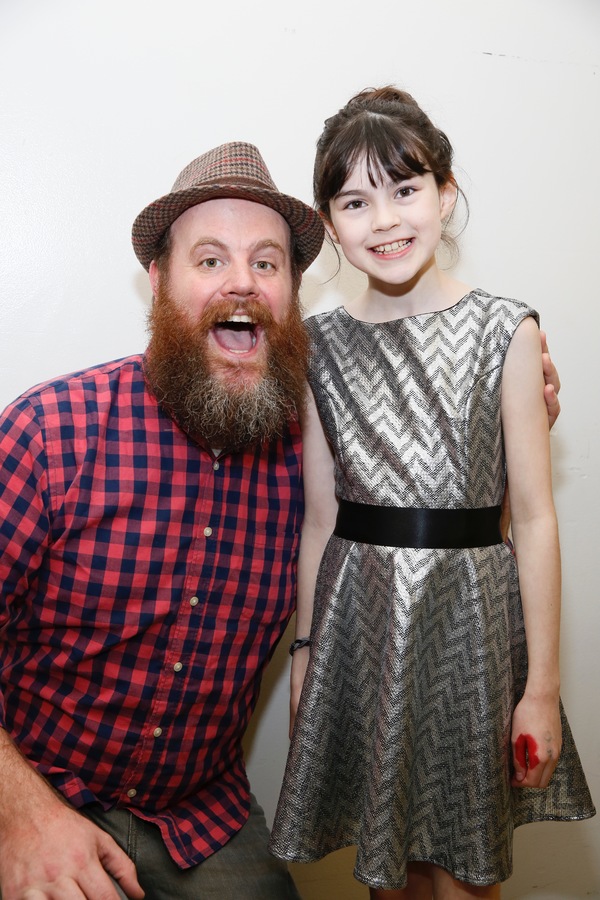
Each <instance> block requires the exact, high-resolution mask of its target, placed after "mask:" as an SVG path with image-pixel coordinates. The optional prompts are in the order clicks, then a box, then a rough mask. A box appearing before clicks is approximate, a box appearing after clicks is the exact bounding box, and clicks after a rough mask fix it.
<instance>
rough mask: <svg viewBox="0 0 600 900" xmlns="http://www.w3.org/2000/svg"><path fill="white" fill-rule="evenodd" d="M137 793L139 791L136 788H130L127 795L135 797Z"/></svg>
mask: <svg viewBox="0 0 600 900" xmlns="http://www.w3.org/2000/svg"><path fill="white" fill-rule="evenodd" d="M136 794H137V791H136V789H135V788H130V789H129V790H128V791H127V796H128V797H135V795H136Z"/></svg>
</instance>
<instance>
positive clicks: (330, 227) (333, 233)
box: [319, 212, 340, 244]
mask: <svg viewBox="0 0 600 900" xmlns="http://www.w3.org/2000/svg"><path fill="white" fill-rule="evenodd" d="M319 215H320V217H321V221H322V222H323V225H324V226H325V230H326V232H327V234H328V235H329V237H330V238H331V240H332V241H333V242H334V244H339V242H340V241H339V238H338V236H337V231H336V230H335V228H334V227H333V222H331V221H330V220H329V219H328V218H327V216H326V215H325V213H324V212H320V213H319Z"/></svg>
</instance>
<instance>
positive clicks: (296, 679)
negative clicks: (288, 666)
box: [290, 647, 310, 738]
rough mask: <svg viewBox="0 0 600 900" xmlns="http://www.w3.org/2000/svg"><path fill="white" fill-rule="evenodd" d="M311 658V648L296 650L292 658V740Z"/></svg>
mask: <svg viewBox="0 0 600 900" xmlns="http://www.w3.org/2000/svg"><path fill="white" fill-rule="evenodd" d="M309 658H310V647H301V648H300V650H296V652H295V653H294V655H293V656H292V672H291V676H290V738H291V737H292V731H293V730H294V722H295V721H296V713H297V712H298V704H299V703H300V694H301V693H302V685H303V684H304V676H305V675H306V669H307V667H308V660H309Z"/></svg>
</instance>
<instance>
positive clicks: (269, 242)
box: [253, 238, 286, 256]
mask: <svg viewBox="0 0 600 900" xmlns="http://www.w3.org/2000/svg"><path fill="white" fill-rule="evenodd" d="M269 247H273V249H274V250H278V251H279V252H280V253H282V254H283V255H284V256H285V253H286V251H285V249H284V248H283V247H282V246H281V244H280V243H279V241H274V240H273V239H272V238H265V239H264V241H257V242H256V244H255V245H254V247H253V250H254V251H256V250H267V249H268V248H269Z"/></svg>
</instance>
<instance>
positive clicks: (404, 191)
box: [396, 187, 415, 197]
mask: <svg viewBox="0 0 600 900" xmlns="http://www.w3.org/2000/svg"><path fill="white" fill-rule="evenodd" d="M414 192H415V189H414V187H401V188H398V191H397V192H396V193H397V196H398V197H410V196H411V195H412V194H414Z"/></svg>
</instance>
